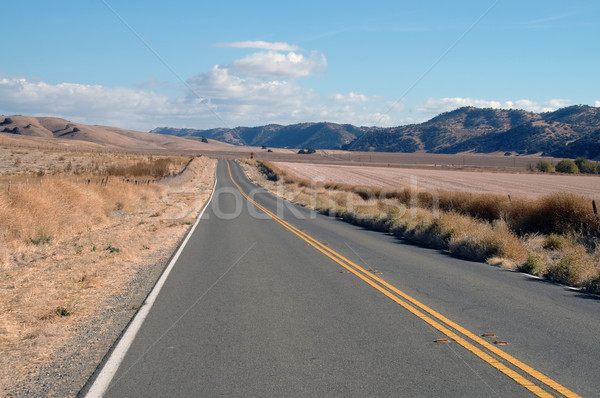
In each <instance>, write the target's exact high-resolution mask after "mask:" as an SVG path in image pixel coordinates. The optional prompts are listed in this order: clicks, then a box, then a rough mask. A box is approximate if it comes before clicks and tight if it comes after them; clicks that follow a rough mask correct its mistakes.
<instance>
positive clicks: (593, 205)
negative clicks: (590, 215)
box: [592, 200, 598, 220]
mask: <svg viewBox="0 0 600 398" xmlns="http://www.w3.org/2000/svg"><path fill="white" fill-rule="evenodd" d="M592 208H593V209H594V215H595V216H596V220H598V208H597V207H596V201H595V200H592Z"/></svg>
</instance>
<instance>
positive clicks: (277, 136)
mask: <svg viewBox="0 0 600 398" xmlns="http://www.w3.org/2000/svg"><path fill="white" fill-rule="evenodd" d="M366 130H368V129H366V128H363V127H355V126H352V125H350V124H336V123H324V122H323V123H300V124H294V125H289V126H281V125H278V124H269V125H266V126H260V127H236V128H233V129H223V128H217V129H211V130H195V129H174V128H168V127H159V128H156V129H154V130H152V131H151V133H158V134H169V135H176V136H179V137H187V136H192V137H207V138H212V139H215V140H219V141H224V142H227V143H230V144H235V145H250V146H262V145H265V146H269V147H275V148H286V147H287V148H307V147H313V148H319V149H340V148H341V147H342V146H343V145H346V144H349V143H351V142H353V141H355V140H356V139H357V138H358V136H360V135H361V134H363V133H364V132H365V131H366Z"/></svg>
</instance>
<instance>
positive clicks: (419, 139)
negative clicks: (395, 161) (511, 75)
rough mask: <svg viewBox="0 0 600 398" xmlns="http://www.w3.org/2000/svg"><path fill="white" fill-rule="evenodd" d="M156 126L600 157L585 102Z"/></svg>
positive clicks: (316, 143) (328, 143)
mask: <svg viewBox="0 0 600 398" xmlns="http://www.w3.org/2000/svg"><path fill="white" fill-rule="evenodd" d="M152 132H153V133H159V134H170V135H176V136H180V137H186V136H192V137H208V138H212V139H216V140H221V141H224V142H228V143H231V144H235V145H254V146H261V145H265V146H270V147H279V148H285V147H288V148H306V147H313V148H317V149H345V150H350V151H379V152H430V153H448V154H452V153H460V152H477V153H492V152H500V151H501V152H511V153H516V154H532V153H543V154H544V155H550V156H556V157H577V156H584V157H588V158H592V159H593V158H599V157H600V108H595V107H590V106H583V105H581V106H570V107H567V108H562V109H559V110H556V111H554V112H546V113H533V112H526V111H522V110H512V109H510V110H507V109H480V108H474V107H464V108H459V109H456V110H454V111H451V112H446V113H442V114H440V115H438V116H436V117H434V118H433V119H431V120H428V121H426V122H424V123H420V124H412V125H406V126H399V127H391V128H378V127H356V126H353V125H350V124H336V123H325V122H322V123H301V124H294V125H289V126H282V125H275V124H271V125H266V126H260V127H236V128H233V129H224V128H219V129H212V130H196V129H172V128H168V127H161V128H157V129H154V130H152Z"/></svg>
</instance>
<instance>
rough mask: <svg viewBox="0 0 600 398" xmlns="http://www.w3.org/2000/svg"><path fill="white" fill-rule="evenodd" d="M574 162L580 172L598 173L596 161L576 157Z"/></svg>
mask: <svg viewBox="0 0 600 398" xmlns="http://www.w3.org/2000/svg"><path fill="white" fill-rule="evenodd" d="M575 164H576V165H577V167H578V168H579V171H580V172H581V173H586V174H598V172H599V167H598V162H592V161H591V160H588V159H586V158H577V159H575Z"/></svg>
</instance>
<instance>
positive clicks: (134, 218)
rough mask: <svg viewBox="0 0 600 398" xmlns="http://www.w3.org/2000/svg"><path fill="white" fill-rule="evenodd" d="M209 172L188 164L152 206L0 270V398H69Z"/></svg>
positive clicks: (154, 273)
mask: <svg viewBox="0 0 600 398" xmlns="http://www.w3.org/2000/svg"><path fill="white" fill-rule="evenodd" d="M27 155H28V154H26V153H21V154H19V153H17V154H14V155H13V159H14V160H15V161H16V158H17V157H20V159H19V162H17V163H18V164H19V165H20V163H25V158H26V157H27ZM52 156H54V155H52ZM38 161H39V159H38ZM13 165H14V163H13ZM215 165H216V161H215V160H213V159H209V158H206V157H202V158H196V159H194V160H193V161H192V162H191V163H190V164H189V165H188V167H187V169H186V170H185V171H184V172H183V173H182V174H180V175H178V176H176V177H171V178H168V179H165V180H163V181H161V182H160V183H159V184H160V185H161V186H162V192H163V193H162V195H161V196H160V199H159V200H156V201H152V202H151V203H149V204H148V205H147V206H144V207H141V208H137V209H135V211H129V212H125V211H120V212H119V211H117V212H116V213H115V214H114V215H113V216H111V217H110V221H109V222H108V223H105V224H103V225H99V226H98V227H96V228H92V229H90V230H89V231H87V232H85V233H81V234H77V236H70V237H65V238H64V239H60V240H59V239H57V240H56V241H52V242H51V243H50V244H44V245H39V246H31V247H28V248H27V249H26V250H23V251H21V252H20V253H14V254H13V255H12V257H11V259H10V261H7V262H5V263H4V264H3V265H2V266H0V310H1V312H0V387H1V388H0V391H1V394H0V395H2V396H7V397H16V396H56V397H65V396H75V395H76V394H77V392H78V391H79V390H80V388H81V387H82V386H83V385H84V384H85V382H86V381H87V379H88V378H89V377H90V376H91V374H92V373H93V371H94V370H95V368H96V366H97V365H98V364H99V363H100V361H101V360H102V358H103V356H104V355H105V354H106V352H107V351H108V349H109V348H110V346H111V345H112V343H113V342H114V341H115V339H116V338H117V337H118V335H119V334H120V332H121V331H122V330H123V328H124V327H125V326H126V325H127V323H128V322H129V320H130V319H131V317H132V316H133V315H134V314H135V312H136V310H137V308H139V306H140V305H141V303H142V302H143V300H144V298H145V296H146V294H147V293H148V292H149V290H150V289H151V287H152V286H153V284H154V282H155V281H156V279H157V278H158V277H159V276H160V273H161V272H162V270H163V269H164V267H165V265H166V264H167V262H168V260H169V259H170V257H171V255H172V253H173V252H174V250H175V249H176V247H177V246H178V244H179V242H180V240H181V239H182V238H183V236H184V234H185V233H186V231H187V230H188V229H189V228H190V225H191V224H192V223H193V221H194V219H195V217H196V215H197V213H198V211H199V210H200V209H201V208H202V206H203V204H204V203H205V202H206V200H207V199H208V197H209V196H210V193H211V191H212V187H213V184H214V170H215ZM5 171H6V170H5ZM11 171H12V172H14V170H11Z"/></svg>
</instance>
